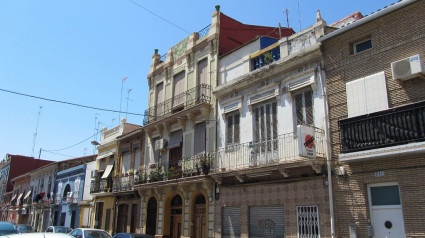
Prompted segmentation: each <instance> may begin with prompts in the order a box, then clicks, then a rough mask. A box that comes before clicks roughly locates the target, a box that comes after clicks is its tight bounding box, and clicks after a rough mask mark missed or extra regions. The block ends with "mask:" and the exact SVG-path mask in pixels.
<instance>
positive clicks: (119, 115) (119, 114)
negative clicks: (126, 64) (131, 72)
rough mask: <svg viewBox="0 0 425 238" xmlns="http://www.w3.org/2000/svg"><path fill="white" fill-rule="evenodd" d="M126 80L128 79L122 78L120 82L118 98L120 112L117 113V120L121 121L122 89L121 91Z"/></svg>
mask: <svg viewBox="0 0 425 238" xmlns="http://www.w3.org/2000/svg"><path fill="white" fill-rule="evenodd" d="M127 78H128V77H124V78H123V79H122V80H121V97H120V112H119V113H118V120H121V118H120V117H121V104H122V89H123V87H124V81H125V80H127Z"/></svg>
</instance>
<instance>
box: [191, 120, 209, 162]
mask: <svg viewBox="0 0 425 238" xmlns="http://www.w3.org/2000/svg"><path fill="white" fill-rule="evenodd" d="M205 151H206V123H205V122H201V123H198V124H196V126H195V148H194V154H195V155H196V154H198V153H201V152H205Z"/></svg>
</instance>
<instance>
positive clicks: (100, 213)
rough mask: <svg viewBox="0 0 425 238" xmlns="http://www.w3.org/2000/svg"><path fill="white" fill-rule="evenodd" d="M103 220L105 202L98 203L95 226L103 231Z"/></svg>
mask: <svg viewBox="0 0 425 238" xmlns="http://www.w3.org/2000/svg"><path fill="white" fill-rule="evenodd" d="M102 218H103V202H98V203H97V206H96V214H95V218H94V220H95V226H94V228H96V229H102Z"/></svg>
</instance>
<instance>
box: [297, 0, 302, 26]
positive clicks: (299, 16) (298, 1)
mask: <svg viewBox="0 0 425 238" xmlns="http://www.w3.org/2000/svg"><path fill="white" fill-rule="evenodd" d="M297 3H298V22H299V23H300V31H301V14H300V0H297Z"/></svg>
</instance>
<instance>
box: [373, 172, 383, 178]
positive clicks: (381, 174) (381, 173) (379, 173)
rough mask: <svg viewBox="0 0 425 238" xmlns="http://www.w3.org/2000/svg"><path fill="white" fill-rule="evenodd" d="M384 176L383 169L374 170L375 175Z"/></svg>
mask: <svg viewBox="0 0 425 238" xmlns="http://www.w3.org/2000/svg"><path fill="white" fill-rule="evenodd" d="M384 176H385V172H384V171H376V172H375V177H384Z"/></svg>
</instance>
